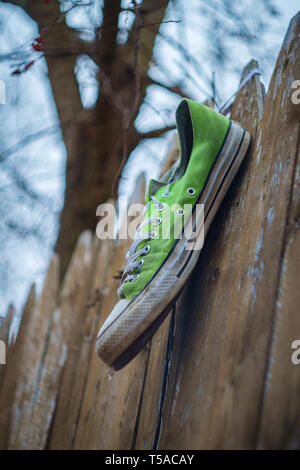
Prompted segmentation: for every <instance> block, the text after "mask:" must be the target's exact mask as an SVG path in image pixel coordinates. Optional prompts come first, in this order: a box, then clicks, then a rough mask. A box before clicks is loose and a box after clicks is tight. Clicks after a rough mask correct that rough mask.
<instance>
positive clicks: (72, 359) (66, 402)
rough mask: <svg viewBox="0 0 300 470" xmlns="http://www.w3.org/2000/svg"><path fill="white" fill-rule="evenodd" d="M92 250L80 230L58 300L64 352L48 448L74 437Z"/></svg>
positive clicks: (85, 361)
mask: <svg viewBox="0 0 300 470" xmlns="http://www.w3.org/2000/svg"><path fill="white" fill-rule="evenodd" d="M96 250H97V243H96V244H93V236H92V233H91V232H84V233H83V234H82V235H81V237H80V238H79V241H78V243H77V247H76V249H75V252H74V255H73V257H72V260H71V263H70V266H69V269H68V271H67V274H66V277H65V280H64V284H63V287H62V292H61V295H60V299H59V308H60V311H61V315H62V319H63V324H64V336H65V341H66V343H67V345H68V355H67V359H66V364H65V367H64V372H63V377H62V383H61V387H60V391H59V398H58V403H57V408H56V413H55V418H54V422H53V425H52V429H51V437H50V439H49V442H48V447H49V448H56V449H69V448H71V446H72V442H73V439H74V437H75V432H76V425H77V419H78V414H79V410H80V404H81V400H82V392H83V387H84V383H85V378H86V374H87V370H86V369H87V367H88V358H89V351H90V347H91V338H89V339H88V341H86V339H85V331H86V326H87V324H88V322H89V313H90V312H89V311H88V309H87V304H88V299H89V297H88V296H89V290H90V286H91V282H92V276H93V270H94V262H93V261H94V259H95V251H96Z"/></svg>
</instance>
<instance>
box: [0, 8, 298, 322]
mask: <svg viewBox="0 0 300 470" xmlns="http://www.w3.org/2000/svg"><path fill="white" fill-rule="evenodd" d="M282 9H283V6H282V4H281V2H279V1H277V0H265V1H260V0H252V1H250V0H249V1H248V0H240V1H239V2H236V1H233V0H212V1H209V2H207V1H204V0H190V1H188V2H187V1H184V0H143V1H141V0H139V1H132V0H61V1H58V0H15V1H10V2H6V1H5V2H4V1H3V2H0V12H1V19H0V30H1V38H2V41H1V45H0V79H1V80H3V81H4V83H5V85H6V104H5V105H0V116H1V123H2V125H1V131H0V132H1V140H0V169H1V171H0V193H1V205H0V217H1V232H0V242H1V243H0V259H1V265H0V295H1V303H0V309H1V310H0V314H2V315H4V314H5V309H6V307H7V303H8V301H9V300H12V301H15V302H16V304H17V306H19V305H20V304H21V302H22V300H23V297H24V295H25V292H26V290H27V289H28V287H29V285H30V283H32V282H33V281H35V280H41V279H42V277H43V274H44V272H45V269H46V266H47V263H48V260H49V257H50V254H51V253H52V251H53V249H55V250H56V251H57V252H58V253H59V254H60V255H61V260H62V264H61V266H62V275H63V273H64V271H65V270H66V267H67V265H68V263H69V261H70V257H71V254H72V251H73V249H74V245H75V243H76V240H77V238H78V236H79V234H80V233H81V232H82V231H83V230H84V229H86V228H90V229H92V230H94V229H95V226H96V223H97V218H96V208H97V206H98V205H99V204H101V203H102V202H105V201H106V200H107V199H108V198H109V197H110V196H116V195H117V193H118V191H119V193H124V194H128V192H129V191H130V190H132V189H133V187H134V177H135V175H136V174H137V172H139V171H141V170H144V171H146V172H147V174H148V175H149V174H151V173H152V175H153V176H157V172H156V168H157V162H158V161H159V159H161V158H162V156H163V155H164V153H165V151H166V148H167V146H168V142H169V140H170V133H172V132H173V129H174V125H175V122H174V111H175V108H176V105H177V103H178V101H179V99H180V98H181V97H182V96H188V97H190V98H192V99H196V100H199V101H204V100H205V99H211V98H213V99H214V100H215V103H216V106H217V107H218V106H221V105H222V104H223V103H224V101H226V99H227V98H228V97H229V96H230V94H232V93H233V92H234V91H235V90H236V88H237V86H238V81H239V77H240V74H241V71H242V69H243V67H244V66H245V64H246V63H247V61H248V60H249V59H250V58H251V57H254V58H256V59H258V60H259V63H260V67H261V69H262V72H263V74H264V75H263V79H264V80H265V83H266V85H267V83H268V79H269V74H270V72H271V70H272V68H273V66H274V58H275V57H276V54H277V52H278V48H279V46H280V44H281V42H282V39H283V34H284V31H285V29H286V27H287V23H288V19H289V18H290V17H291V15H292V14H294V13H295V12H296V11H297V8H296V2H295V1H292V0H287V2H285V10H284V11H282ZM126 162H127V163H126ZM124 165H125V166H124Z"/></svg>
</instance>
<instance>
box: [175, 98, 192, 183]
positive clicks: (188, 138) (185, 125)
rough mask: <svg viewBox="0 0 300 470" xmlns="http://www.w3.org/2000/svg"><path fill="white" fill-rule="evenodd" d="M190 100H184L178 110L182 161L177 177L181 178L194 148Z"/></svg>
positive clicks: (177, 120) (177, 122)
mask: <svg viewBox="0 0 300 470" xmlns="http://www.w3.org/2000/svg"><path fill="white" fill-rule="evenodd" d="M189 101H190V100H187V99H184V100H182V101H181V102H180V103H179V105H178V108H177V110H176V124H177V131H178V141H179V148H180V163H179V165H178V168H177V171H176V175H175V178H177V179H178V178H180V177H181V176H182V175H183V173H184V172H185V170H186V167H187V165H188V162H189V159H190V155H191V152H192V148H193V140H194V134H193V122H192V115H191V110H190V105H189Z"/></svg>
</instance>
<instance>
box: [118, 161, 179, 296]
mask: <svg viewBox="0 0 300 470" xmlns="http://www.w3.org/2000/svg"><path fill="white" fill-rule="evenodd" d="M175 171H176V165H175V167H174V169H173V171H172V173H171V176H170V178H169V181H168V183H167V186H166V189H165V191H164V192H163V194H162V196H163V197H167V196H169V195H170V185H171V183H172V182H173V179H174V173H175ZM151 200H152V201H153V203H154V205H155V208H156V210H157V211H161V210H163V209H164V208H165V204H163V203H162V202H160V201H159V200H158V199H157V198H156V197H155V196H151ZM149 204H150V201H149V202H148V204H147V205H146V207H145V210H144V214H146V212H147V210H148V208H149ZM157 222H158V217H157V216H156V217H148V219H145V220H143V222H142V223H141V224H140V225H139V227H138V228H137V230H136V233H135V237H134V241H133V243H132V244H131V246H130V248H129V250H128V252H127V253H126V259H127V265H126V267H125V269H124V271H123V274H122V278H121V281H122V282H121V285H120V287H119V289H118V295H119V296H120V295H121V292H122V289H123V286H124V284H125V283H127V282H131V281H134V280H135V279H137V277H138V276H139V272H140V270H141V267H142V265H143V264H144V262H143V261H142V260H139V261H137V258H139V257H140V256H142V255H146V254H147V253H149V249H150V247H149V245H146V246H145V247H144V248H141V249H140V250H138V251H136V249H137V247H138V245H139V244H140V243H141V242H142V241H144V240H153V238H154V237H153V232H148V233H142V230H143V228H144V227H145V226H146V225H150V224H151V225H154V224H155V225H157ZM135 269H136V270H138V272H137V273H136V274H128V273H131V272H132V271H133V270H135Z"/></svg>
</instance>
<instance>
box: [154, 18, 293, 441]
mask: <svg viewBox="0 0 300 470" xmlns="http://www.w3.org/2000/svg"><path fill="white" fill-rule="evenodd" d="M293 28H294V26H293V25H291V26H290V30H289V32H288V35H287V37H291V36H293V34H296V33H295V30H294V29H293ZM288 54H291V51H289V53H288ZM294 55H295V53H294ZM287 59H288V56H287V55H286V43H285V44H284V45H283V49H282V52H281V55H280V58H279V60H278V62H277V66H276V68H275V71H274V74H273V78H272V81H271V84H270V89H269V91H268V94H267V96H266V99H265V103H264V106H263V113H262V116H261V117H260V110H261V108H262V106H261V103H262V97H261V92H262V89H261V87H260V85H259V82H258V78H257V77H255V78H253V79H252V80H251V82H250V83H249V85H248V86H246V87H245V88H244V89H243V90H241V92H240V93H239V95H238V96H237V98H236V101H235V103H234V106H233V108H232V118H233V119H234V120H237V121H239V122H241V123H242V124H243V125H244V126H245V127H246V128H247V129H249V130H250V131H251V133H252V135H253V136H254V138H253V141H252V146H251V150H250V153H249V155H248V157H246V160H245V162H244V164H243V165H242V167H241V169H240V171H239V173H238V175H237V178H236V180H235V182H234V184H233V186H232V188H231V189H230V191H229V193H228V194H227V196H226V198H225V200H224V203H223V205H222V207H221V209H220V211H219V213H218V215H217V217H216V219H215V221H214V223H213V225H212V227H211V229H210V233H209V236H208V238H207V241H206V245H205V247H204V249H203V253H202V255H201V257H200V260H199V263H198V266H197V268H196V271H195V273H194V274H193V276H192V279H191V281H190V283H189V285H188V286H187V289H186V292H185V294H184V295H185V300H183V302H182V304H181V309H182V312H181V315H184V317H185V321H184V322H183V321H182V329H181V331H180V332H179V335H178V338H177V340H176V344H178V345H179V346H178V349H179V350H178V351H177V355H176V357H177V363H176V361H174V365H173V367H174V370H175V373H176V380H175V385H174V389H173V390H170V393H169V400H170V401H171V404H170V405H169V406H168V407H166V409H167V410H168V413H169V415H168V416H166V417H165V419H164V422H165V426H164V431H163V434H162V436H161V440H160V443H159V445H160V446H161V447H164V448H182V447H183V448H206V449H211V448H217V449H222V448H225V449H228V448H231V449H232V448H240V449H249V448H255V447H256V443H257V435H258V432H259V427H260V419H261V411H262V410H261V403H262V395H263V390H264V386H265V373H266V363H267V360H268V352H269V341H270V335H271V325H272V319H273V315H274V306H275V302H276V295H277V282H278V273H279V272H280V264H281V249H282V244H283V241H284V236H285V235H284V233H285V225H286V221H287V213H288V207H289V200H290V197H291V181H292V180H293V172H294V165H295V158H296V154H297V152H296V148H295V145H296V140H297V139H296V136H297V125H298V124H297V125H296V124H295V123H292V122H291V121H289V122H288V120H287V119H286V114H285V112H283V109H284V108H282V104H283V95H284V94H286V93H287V90H288V88H289V80H290V78H289V77H291V75H290V67H289V66H288V65H287V64H288V60H287ZM292 76H293V75H292ZM279 77H280V78H279ZM250 98H251V99H250ZM256 124H257V131H255V127H256ZM274 129H277V130H278V131H277V132H274ZM191 299H192V300H191ZM293 314H294V315H296V312H294V313H293ZM277 406H280V404H279V403H278V405H277ZM273 413H274V409H273ZM166 423H167V424H166Z"/></svg>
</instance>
